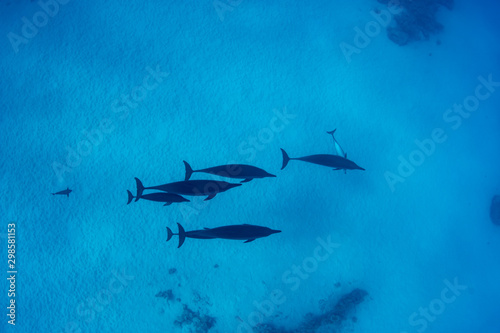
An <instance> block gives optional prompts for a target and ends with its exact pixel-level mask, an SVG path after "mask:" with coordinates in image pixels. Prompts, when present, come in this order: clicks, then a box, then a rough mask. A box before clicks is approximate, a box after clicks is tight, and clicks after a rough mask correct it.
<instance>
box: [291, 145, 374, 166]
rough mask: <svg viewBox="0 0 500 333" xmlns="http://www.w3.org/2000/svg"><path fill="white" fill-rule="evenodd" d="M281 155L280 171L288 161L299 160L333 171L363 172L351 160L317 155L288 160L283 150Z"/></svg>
mask: <svg viewBox="0 0 500 333" xmlns="http://www.w3.org/2000/svg"><path fill="white" fill-rule="evenodd" d="M281 153H282V154H283V165H282V166H281V170H283V169H284V168H285V167H286V166H287V164H288V162H289V161H290V160H299V161H304V162H309V163H313V164H318V165H324V166H327V167H333V168H334V169H333V170H342V169H346V170H365V169H363V168H362V167H360V166H358V165H357V164H356V163H354V162H353V161H351V160H348V159H347V158H344V157H342V156H337V155H328V154H319V155H309V156H304V157H297V158H290V157H289V156H288V154H287V153H286V151H285V150H284V149H281Z"/></svg>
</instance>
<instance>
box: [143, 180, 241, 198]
mask: <svg viewBox="0 0 500 333" xmlns="http://www.w3.org/2000/svg"><path fill="white" fill-rule="evenodd" d="M135 182H136V184H137V195H136V198H135V201H137V200H139V198H141V196H142V192H143V191H144V190H158V191H163V192H169V193H175V194H179V195H206V196H207V198H206V199H205V200H210V199H213V198H214V197H215V196H216V195H217V193H221V192H225V191H227V190H229V189H231V188H233V187H237V186H241V184H233V183H227V182H222V181H217V180H185V181H182V182H174V183H168V184H163V185H157V186H150V187H144V186H143V185H142V182H141V181H140V180H139V179H138V178H135Z"/></svg>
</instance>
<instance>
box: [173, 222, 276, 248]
mask: <svg viewBox="0 0 500 333" xmlns="http://www.w3.org/2000/svg"><path fill="white" fill-rule="evenodd" d="M177 227H178V228H179V232H178V233H176V234H174V233H173V232H172V230H170V228H169V227H167V232H168V237H167V242H168V241H169V240H170V239H171V238H172V236H174V235H178V236H179V245H178V246H177V248H179V247H181V246H182V244H184V240H185V239H186V238H197V239H215V238H221V239H234V240H245V242H244V243H250V242H253V241H254V240H256V239H257V238H262V237H267V236H269V235H272V234H276V233H279V232H281V230H273V229H269V228H268V227H261V226H258V225H251V224H237V225H227V226H223V227H217V228H204V229H202V230H193V231H185V230H184V228H183V227H182V226H181V225H180V224H179V223H177Z"/></svg>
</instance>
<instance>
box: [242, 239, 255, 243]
mask: <svg viewBox="0 0 500 333" xmlns="http://www.w3.org/2000/svg"><path fill="white" fill-rule="evenodd" d="M254 240H255V238H252V239H249V240H246V241H244V242H243V243H250V242H253V241H254Z"/></svg>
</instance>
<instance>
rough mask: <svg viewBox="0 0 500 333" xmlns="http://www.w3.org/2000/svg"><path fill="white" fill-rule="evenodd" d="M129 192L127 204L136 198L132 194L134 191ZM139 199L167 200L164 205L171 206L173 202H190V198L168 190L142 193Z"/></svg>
mask: <svg viewBox="0 0 500 333" xmlns="http://www.w3.org/2000/svg"><path fill="white" fill-rule="evenodd" d="M127 194H128V202H127V205H128V204H129V203H131V202H132V199H134V198H135V197H134V196H133V195H132V192H130V191H129V190H127ZM139 199H144V200H150V201H157V202H165V204H164V205H163V206H169V205H171V204H172V203H173V202H189V200H188V199H186V198H184V197H182V196H180V195H178V194H175V193H166V192H157V193H150V194H141V196H140V197H139ZM136 201H137V200H136Z"/></svg>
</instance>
